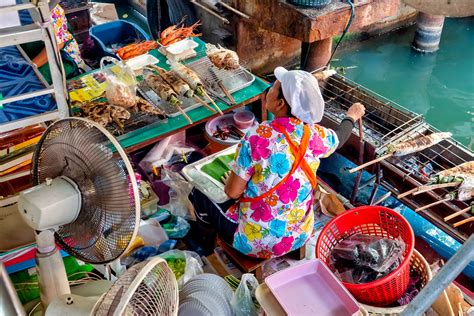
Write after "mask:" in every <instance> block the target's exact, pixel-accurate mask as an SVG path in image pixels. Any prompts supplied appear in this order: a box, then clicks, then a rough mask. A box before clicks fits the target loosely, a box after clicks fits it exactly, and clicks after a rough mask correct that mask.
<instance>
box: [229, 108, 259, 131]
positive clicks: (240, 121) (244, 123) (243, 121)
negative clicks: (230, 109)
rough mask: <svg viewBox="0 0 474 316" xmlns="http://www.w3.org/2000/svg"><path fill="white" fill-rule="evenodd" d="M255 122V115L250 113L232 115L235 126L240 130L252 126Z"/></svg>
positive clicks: (243, 112)
mask: <svg viewBox="0 0 474 316" xmlns="http://www.w3.org/2000/svg"><path fill="white" fill-rule="evenodd" d="M254 121H255V115H254V114H253V113H252V112H250V111H242V112H237V113H235V114H234V122H235V126H237V127H238V128H240V129H246V128H249V127H250V126H252V124H253V122H254Z"/></svg>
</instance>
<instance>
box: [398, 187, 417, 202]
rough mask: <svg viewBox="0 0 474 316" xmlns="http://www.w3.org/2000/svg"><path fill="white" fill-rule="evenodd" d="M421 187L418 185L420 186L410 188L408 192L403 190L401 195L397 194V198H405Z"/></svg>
mask: <svg viewBox="0 0 474 316" xmlns="http://www.w3.org/2000/svg"><path fill="white" fill-rule="evenodd" d="M419 189H420V187H418V188H413V189H411V190H408V191H406V192H403V193H401V194H399V195H398V196H397V199H403V198H404V197H405V196H408V195H410V194H412V193H414V192H416V191H418V190H419Z"/></svg>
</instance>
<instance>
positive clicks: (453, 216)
mask: <svg viewBox="0 0 474 316" xmlns="http://www.w3.org/2000/svg"><path fill="white" fill-rule="evenodd" d="M472 208H473V206H469V207H466V208H465V209H462V210H460V211H458V212H456V213H453V214H451V215H449V216H446V217H445V218H444V221H445V222H447V221H449V220H451V219H453V218H455V217H458V216H459V215H462V214H464V213H467V212H469V210H470V209H472Z"/></svg>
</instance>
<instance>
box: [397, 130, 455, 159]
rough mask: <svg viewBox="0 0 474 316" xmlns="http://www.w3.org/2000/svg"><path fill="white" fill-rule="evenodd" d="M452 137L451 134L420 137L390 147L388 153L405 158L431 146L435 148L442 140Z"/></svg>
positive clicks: (444, 133)
mask: <svg viewBox="0 0 474 316" xmlns="http://www.w3.org/2000/svg"><path fill="white" fill-rule="evenodd" d="M451 136H453V134H451V133H449V132H447V133H446V132H443V133H433V134H430V135H426V136H420V137H417V138H415V139H413V140H409V141H406V142H401V143H399V144H395V145H389V146H388V152H389V153H391V154H393V155H394V156H405V155H409V154H413V153H416V152H419V151H422V150H424V149H426V148H429V147H431V146H434V145H436V144H438V143H439V142H441V141H442V140H444V139H447V138H449V137H451Z"/></svg>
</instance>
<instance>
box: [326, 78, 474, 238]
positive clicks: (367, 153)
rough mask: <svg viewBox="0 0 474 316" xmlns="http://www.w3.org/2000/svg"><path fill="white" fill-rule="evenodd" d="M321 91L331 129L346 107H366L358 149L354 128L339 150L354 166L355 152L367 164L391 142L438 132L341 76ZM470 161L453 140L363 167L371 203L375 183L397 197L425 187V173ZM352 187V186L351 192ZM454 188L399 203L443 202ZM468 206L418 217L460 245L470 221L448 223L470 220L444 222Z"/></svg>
mask: <svg viewBox="0 0 474 316" xmlns="http://www.w3.org/2000/svg"><path fill="white" fill-rule="evenodd" d="M320 88H321V92H322V94H323V97H324V100H325V101H326V109H325V114H324V118H323V121H322V124H323V125H325V126H328V127H331V128H334V127H336V126H337V125H338V124H339V122H340V121H341V120H342V119H343V118H344V116H345V113H346V111H347V109H348V108H349V107H350V106H351V105H352V104H353V103H355V102H360V103H362V104H364V106H365V108H366V115H365V116H364V118H363V134H364V141H365V145H364V147H363V148H361V147H360V144H359V136H358V134H359V132H358V127H357V126H356V127H355V129H354V130H353V133H352V135H351V137H350V138H349V140H348V142H347V144H346V145H345V146H344V147H343V148H342V149H341V150H340V152H341V154H343V155H344V156H345V157H347V158H349V159H350V160H352V161H353V162H355V163H357V164H359V163H360V161H359V156H358V155H359V151H360V150H363V160H364V162H367V161H370V160H373V159H374V158H376V157H377V156H380V155H382V154H384V153H385V152H386V151H387V146H388V145H390V144H396V143H398V142H401V141H406V140H410V139H413V138H415V137H417V136H420V135H428V134H431V133H435V132H439V131H438V130H436V129H435V128H434V127H432V126H430V125H429V124H427V123H426V122H425V121H424V119H423V117H422V115H419V114H416V113H413V112H411V111H410V110H408V109H406V108H404V107H403V106H401V105H399V104H397V103H395V102H393V101H391V100H388V99H387V98H385V97H383V96H380V95H379V94H377V93H376V92H373V91H371V90H370V89H367V88H365V87H363V86H362V85H360V84H357V83H355V82H354V81H352V80H349V79H347V78H345V77H343V76H341V75H334V76H331V77H329V78H328V79H327V80H325V81H320ZM471 160H474V156H473V154H472V152H470V151H469V150H468V149H467V148H465V147H464V146H462V145H461V144H459V143H458V142H456V141H455V140H454V139H452V138H450V139H447V140H444V141H442V142H440V143H439V144H437V145H435V146H433V147H431V148H428V149H425V150H423V151H421V152H419V153H416V154H413V155H410V156H404V157H391V158H389V159H387V160H385V161H382V162H381V163H380V164H377V165H374V166H373V167H372V168H371V169H368V170H369V171H373V172H374V173H375V175H376V176H374V178H373V181H375V183H374V191H373V193H372V197H371V199H370V200H371V202H373V199H374V197H375V191H376V188H377V186H378V185H383V186H385V187H386V188H387V189H389V190H390V191H391V192H392V193H393V194H394V195H398V194H399V193H401V192H405V191H407V190H410V189H413V188H416V187H419V186H421V185H424V184H426V182H427V181H428V179H429V177H430V175H433V174H435V173H437V172H439V171H442V170H445V169H449V168H452V167H454V166H457V165H459V164H461V163H463V162H466V161H471ZM382 178H383V180H382ZM357 187H358V183H357V182H356V185H355V190H357ZM453 190H456V189H455V188H446V189H437V190H435V191H431V192H426V193H423V194H419V195H408V196H406V197H404V198H403V202H404V203H406V204H407V205H408V206H410V207H411V208H413V209H416V208H418V207H420V206H423V205H427V204H430V203H433V202H436V201H440V200H442V199H444V197H445V195H446V194H447V193H449V192H452V191H453ZM356 193H357V192H355V194H356ZM470 202H472V201H465V202H461V201H458V200H453V201H449V202H445V203H442V204H439V205H436V206H433V207H431V208H429V209H427V210H425V211H422V212H420V215H422V216H424V217H425V218H427V219H428V220H430V221H431V222H432V223H434V224H435V225H436V226H438V227H440V228H441V229H442V230H444V231H445V232H446V233H448V234H449V235H451V236H452V237H454V238H455V239H457V240H458V241H460V242H464V241H465V240H466V238H467V237H469V236H470V234H471V233H472V230H473V227H474V224H473V223H472V222H471V223H469V224H466V225H463V226H459V227H457V228H453V227H452V225H451V224H452V223H454V222H456V221H459V220H462V219H464V218H467V217H469V214H464V215H462V216H459V217H457V218H455V219H452V220H451V221H449V222H448V223H446V222H444V220H443V218H444V217H446V216H448V215H450V214H453V213H455V212H457V211H459V210H461V209H465V208H466V207H467V206H468V205H469V203H470Z"/></svg>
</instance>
